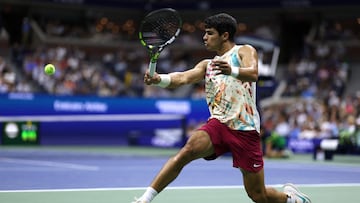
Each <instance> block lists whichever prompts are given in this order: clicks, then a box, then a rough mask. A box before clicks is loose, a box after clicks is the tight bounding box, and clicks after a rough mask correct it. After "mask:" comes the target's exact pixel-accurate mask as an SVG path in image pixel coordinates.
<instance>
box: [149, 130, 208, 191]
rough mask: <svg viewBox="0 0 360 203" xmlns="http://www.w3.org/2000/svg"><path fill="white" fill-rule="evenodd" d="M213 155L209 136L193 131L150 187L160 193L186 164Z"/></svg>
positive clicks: (199, 131) (203, 132)
mask: <svg viewBox="0 0 360 203" xmlns="http://www.w3.org/2000/svg"><path fill="white" fill-rule="evenodd" d="M213 153H214V149H213V145H212V143H211V140H210V137H209V135H208V134H207V133H206V132H205V131H201V130H198V131H195V132H194V133H193V134H192V135H191V136H190V138H189V140H188V141H187V143H186V144H185V146H184V147H182V148H181V150H180V151H179V152H178V153H177V154H176V155H175V156H173V157H171V158H170V159H169V160H168V161H167V162H166V163H165V165H164V166H163V168H162V169H161V170H160V172H159V173H158V175H157V176H156V177H155V179H154V180H153V182H152V183H151V187H152V188H154V189H155V190H156V191H158V192H160V191H162V190H163V189H164V188H165V187H166V186H167V185H168V184H170V183H171V182H172V181H173V180H174V179H175V178H176V177H177V176H178V175H179V173H180V172H181V170H182V169H183V167H184V166H185V165H186V164H188V163H189V162H191V161H193V160H195V159H199V158H203V157H206V156H210V155H212V154H213Z"/></svg>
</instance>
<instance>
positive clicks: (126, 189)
mask: <svg viewBox="0 0 360 203" xmlns="http://www.w3.org/2000/svg"><path fill="white" fill-rule="evenodd" d="M266 186H270V187H275V188H279V187H282V186H283V185H282V184H274V185H266ZM296 186H299V187H308V188H330V187H360V183H330V184H297V185H296ZM193 189H198V190H201V189H244V186H179V187H176V186H174V187H167V188H166V189H165V190H193ZM131 190H146V187H124V188H73V189H36V190H31V189H30V190H0V193H16V192H87V191H89V192H91V191H131Z"/></svg>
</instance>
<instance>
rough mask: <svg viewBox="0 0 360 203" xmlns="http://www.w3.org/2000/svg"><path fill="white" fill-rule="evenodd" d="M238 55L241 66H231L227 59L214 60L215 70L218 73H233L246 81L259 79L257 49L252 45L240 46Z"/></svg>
mask: <svg viewBox="0 0 360 203" xmlns="http://www.w3.org/2000/svg"><path fill="white" fill-rule="evenodd" d="M238 57H239V59H240V61H241V67H235V66H231V65H230V64H229V63H228V62H227V61H225V60H212V65H213V66H214V68H213V70H216V71H218V73H217V74H225V75H232V76H233V77H236V78H238V79H239V80H241V81H244V82H255V81H257V79H258V56H257V52H256V49H255V48H254V47H252V46H250V45H243V46H241V47H240V48H239V51H238Z"/></svg>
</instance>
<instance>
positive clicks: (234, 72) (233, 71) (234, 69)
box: [231, 66, 240, 78]
mask: <svg viewBox="0 0 360 203" xmlns="http://www.w3.org/2000/svg"><path fill="white" fill-rule="evenodd" d="M239 68H240V67H237V66H231V76H233V77H234V78H237V77H238V76H239Z"/></svg>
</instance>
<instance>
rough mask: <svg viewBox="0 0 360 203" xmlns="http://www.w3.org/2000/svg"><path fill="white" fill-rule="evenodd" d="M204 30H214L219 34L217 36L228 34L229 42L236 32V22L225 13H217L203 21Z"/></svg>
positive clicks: (232, 39)
mask: <svg viewBox="0 0 360 203" xmlns="http://www.w3.org/2000/svg"><path fill="white" fill-rule="evenodd" d="M204 23H205V28H214V29H215V30H217V31H218V32H219V35H222V34H224V33H225V32H228V33H229V40H230V41H232V42H233V41H234V36H235V33H236V30H237V22H236V19H235V18H234V17H232V16H231V15H229V14H226V13H219V14H216V15H213V16H210V17H207V18H206V19H205V20H204Z"/></svg>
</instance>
